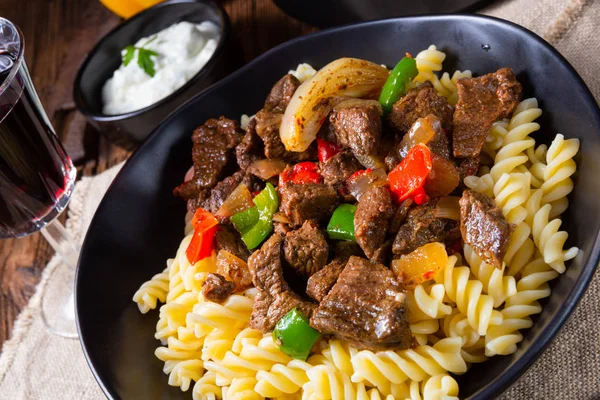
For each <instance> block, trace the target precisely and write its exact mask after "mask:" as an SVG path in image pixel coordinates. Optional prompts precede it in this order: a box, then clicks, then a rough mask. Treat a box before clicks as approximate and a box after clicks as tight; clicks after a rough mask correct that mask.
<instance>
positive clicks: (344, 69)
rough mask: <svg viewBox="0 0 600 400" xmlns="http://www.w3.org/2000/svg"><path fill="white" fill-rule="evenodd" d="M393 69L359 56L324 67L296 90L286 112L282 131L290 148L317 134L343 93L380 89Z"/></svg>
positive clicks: (303, 146) (368, 92)
mask: <svg viewBox="0 0 600 400" xmlns="http://www.w3.org/2000/svg"><path fill="white" fill-rule="evenodd" d="M388 75H389V71H388V70H387V69H386V68H384V67H382V66H381V65H378V64H375V63H373V62H370V61H366V60H360V59H357V58H340V59H338V60H335V61H333V62H331V63H329V64H327V65H326V66H325V67H323V68H321V69H320V70H319V72H317V73H316V74H315V75H314V76H313V77H312V78H310V79H308V80H307V81H305V82H304V83H303V84H302V85H300V87H299V88H298V90H296V92H295V93H294V95H293V97H292V100H291V101H290V103H289V105H288V107H287V108H286V110H285V114H284V115H283V120H282V121H281V126H280V128H279V134H280V136H281V141H282V142H283V144H284V145H285V148H286V149H287V150H289V151H295V152H300V151H304V150H306V149H307V148H308V146H310V144H311V143H312V142H313V141H314V140H315V138H316V137H317V132H318V131H319V129H320V128H321V125H322V124H323V122H324V121H325V118H326V117H327V115H329V112H330V111H331V110H332V109H333V107H334V106H335V105H336V104H337V103H339V102H340V101H341V100H342V98H343V97H355V98H364V97H365V96H368V95H371V94H375V93H378V92H379V90H380V89H381V87H382V86H383V84H384V83H385V80H386V79H387V77H388Z"/></svg>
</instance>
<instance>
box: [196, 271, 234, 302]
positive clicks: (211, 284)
mask: <svg viewBox="0 0 600 400" xmlns="http://www.w3.org/2000/svg"><path fill="white" fill-rule="evenodd" d="M234 289H235V283H233V282H229V281H228V280H227V279H225V278H224V277H223V276H221V275H219V274H208V276H207V277H206V280H205V281H204V283H203V284H202V295H203V296H204V298H205V299H206V300H209V301H212V302H214V303H222V302H224V301H225V300H227V297H229V295H230V294H231V293H233V291H234Z"/></svg>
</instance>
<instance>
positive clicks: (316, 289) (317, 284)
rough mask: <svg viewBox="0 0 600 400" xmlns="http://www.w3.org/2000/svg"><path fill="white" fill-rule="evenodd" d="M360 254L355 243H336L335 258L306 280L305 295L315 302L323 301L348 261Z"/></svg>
mask: <svg viewBox="0 0 600 400" xmlns="http://www.w3.org/2000/svg"><path fill="white" fill-rule="evenodd" d="M360 254H361V251H360V248H359V247H358V246H357V245H356V243H354V242H337V244H336V246H335V258H334V259H333V260H332V261H331V262H330V263H329V264H327V265H326V266H325V268H323V269H322V270H320V271H319V272H317V273H316V274H314V275H313V276H311V277H310V278H309V279H308V283H307V285H306V294H307V295H309V296H310V297H312V298H313V299H315V300H317V301H321V300H323V298H324V297H325V296H327V293H329V291H330V290H331V288H332V287H333V285H334V284H335V282H336V281H337V278H338V276H339V275H340V273H341V272H342V270H343V269H344V267H345V266H346V263H347V262H348V259H349V258H350V257H352V256H359V255H360Z"/></svg>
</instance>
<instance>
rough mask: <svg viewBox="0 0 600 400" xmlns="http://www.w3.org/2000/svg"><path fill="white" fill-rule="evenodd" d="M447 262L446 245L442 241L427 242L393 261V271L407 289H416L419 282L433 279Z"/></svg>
mask: <svg viewBox="0 0 600 400" xmlns="http://www.w3.org/2000/svg"><path fill="white" fill-rule="evenodd" d="M447 263H448V254H447V253H446V248H445V246H444V245H443V244H442V243H440V242H435V243H427V244H426V245H424V246H421V247H419V248H418V249H416V250H414V251H413V252H412V253H408V254H405V255H403V256H401V257H400V258H399V259H396V260H394V261H392V271H394V274H396V276H397V277H398V279H399V280H400V281H401V282H403V283H404V288H405V289H414V288H415V286H417V285H418V284H420V283H423V282H426V281H428V280H431V279H433V277H434V275H435V273H436V272H437V271H439V270H441V269H443V268H445V267H446V264H447Z"/></svg>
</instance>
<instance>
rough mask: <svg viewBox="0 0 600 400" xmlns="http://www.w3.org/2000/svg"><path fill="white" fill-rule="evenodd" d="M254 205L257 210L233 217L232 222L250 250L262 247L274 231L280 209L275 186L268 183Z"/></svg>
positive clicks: (246, 211) (243, 212) (255, 199)
mask: <svg viewBox="0 0 600 400" xmlns="http://www.w3.org/2000/svg"><path fill="white" fill-rule="evenodd" d="M254 203H255V204H256V206H255V207H256V208H254V207H252V208H249V209H248V210H245V211H242V212H241V213H238V214H234V215H232V216H231V222H232V223H233V225H234V226H235V228H236V229H237V230H238V231H239V232H240V233H241V234H242V240H243V241H244V243H246V246H247V247H248V249H250V250H252V249H254V248H256V247H257V246H258V245H260V244H261V243H262V242H263V240H265V239H266V238H267V236H269V234H270V233H271V232H272V231H273V214H275V212H277V209H278V208H279V197H278V196H277V191H276V190H275V188H274V187H273V185H272V184H270V183H269V182H267V185H266V187H265V188H264V189H263V190H262V191H261V192H260V193H259V194H258V195H257V196H256V197H255V198H254ZM250 210H256V211H250Z"/></svg>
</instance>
